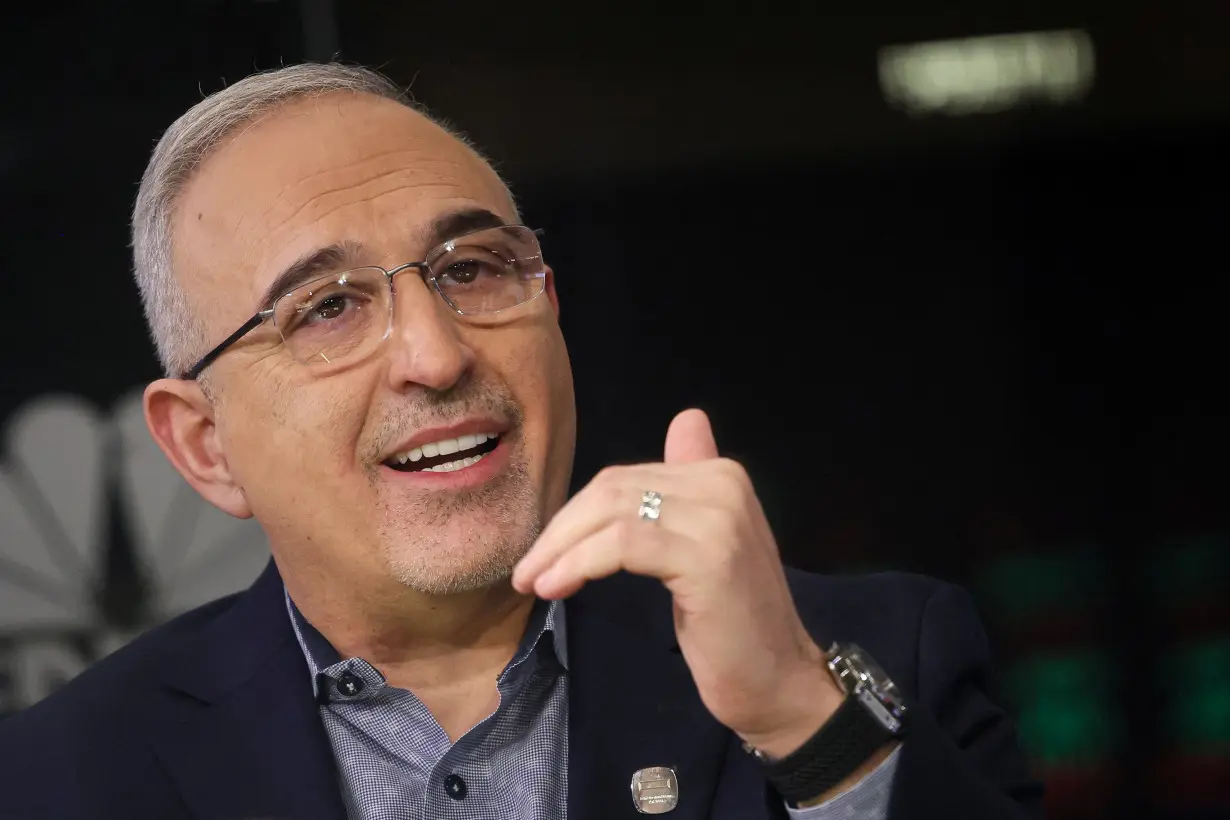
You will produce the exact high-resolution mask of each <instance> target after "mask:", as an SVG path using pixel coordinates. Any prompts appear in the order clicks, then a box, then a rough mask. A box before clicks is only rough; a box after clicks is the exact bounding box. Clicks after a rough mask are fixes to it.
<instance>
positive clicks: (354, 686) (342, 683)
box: [337, 672, 364, 698]
mask: <svg viewBox="0 0 1230 820" xmlns="http://www.w3.org/2000/svg"><path fill="white" fill-rule="evenodd" d="M363 686H364V683H363V679H362V678H361V677H359V676H358V675H356V674H354V673H353V672H343V673H342V675H341V677H339V678H338V679H337V691H338V692H341V693H342V694H343V695H345V696H346V697H348V698H352V697H354V696H355V695H357V694H359V693H360V692H362V691H363Z"/></svg>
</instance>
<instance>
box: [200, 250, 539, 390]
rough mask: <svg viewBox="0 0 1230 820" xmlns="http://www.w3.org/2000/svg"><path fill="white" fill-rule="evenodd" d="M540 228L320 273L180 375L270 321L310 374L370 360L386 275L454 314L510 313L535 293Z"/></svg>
mask: <svg viewBox="0 0 1230 820" xmlns="http://www.w3.org/2000/svg"><path fill="white" fill-rule="evenodd" d="M540 233H541V232H540V231H533V230H530V229H529V228H527V227H525V226H524V225H504V226H501V227H498V228H488V229H485V230H481V231H475V232H474V233H469V234H465V235H464V236H461V237H458V238H456V239H450V240H449V241H448V242H445V243H444V244H442V245H440V246H439V247H437V248H435V249H434V250H433V251H432V252H431V253H429V254H428V255H427V258H426V259H424V260H423V261H422V262H409V263H407V264H405V265H399V266H398V267H396V268H393V269H392V270H385V269H384V268H380V267H376V266H367V267H362V268H354V269H353V270H348V271H345V272H344V273H340V274H333V275H330V276H323V277H321V278H319V279H314V280H312V281H311V282H308V283H307V284H306V285H301V286H299V287H297V288H295V289H294V290H292V291H289V292H287V293H285V294H283V295H281V296H279V297H278V298H277V299H276V300H275V301H274V303H273V306H272V307H270V308H268V309H266V310H261V311H257V312H256V313H255V314H253V316H252V318H250V319H248V321H246V322H244V323H243V325H241V326H240V327H239V329H238V330H236V331H235V332H234V333H232V334H231V335H230V336H228V337H227V338H226V340H225V341H223V342H222V344H220V345H218V346H217V347H215V348H214V349H213V350H211V351H209V352H208V353H206V354H205V355H204V356H203V357H201V360H200V361H198V362H197V363H196V364H195V365H193V366H192V367H191V368H189V369H188V370H186V371H185V372H184V374H183V376H182V378H184V379H189V380H191V379H195V378H196V377H197V376H199V375H200V374H201V371H203V370H204V369H205V368H206V367H208V366H209V365H210V364H212V363H213V361H214V360H215V359H217V358H218V357H219V356H221V355H222V354H223V353H224V352H225V351H226V350H227V348H229V347H230V346H231V345H233V344H235V343H236V342H238V341H239V340H240V339H242V338H243V337H244V336H246V335H247V334H249V333H251V332H252V331H253V330H255V329H256V328H257V327H259V326H260V325H262V324H264V322H265V321H267V320H270V321H272V322H273V326H274V327H275V328H277V330H278V333H279V334H281V337H282V343H283V344H284V345H285V346H286V349H287V351H288V352H289V353H290V355H291V357H292V358H293V359H294V360H295V361H297V362H299V363H300V364H303V365H306V366H308V367H310V368H312V369H313V371H315V372H317V373H318V374H322V375H323V374H324V373H328V372H333V371H335V370H339V369H341V368H343V367H348V366H350V365H353V364H355V363H356V362H358V361H359V360H361V359H363V358H365V357H367V356H369V355H371V353H373V352H374V351H375V350H376V349H377V348H378V347H379V346H380V344H381V342H383V341H384V340H385V339H387V338H388V337H389V335H390V334H391V333H392V331H393V296H394V293H395V289H394V286H393V277H394V276H397V274H399V273H402V272H403V271H407V270H411V269H414V270H415V271H417V272H418V274H419V276H420V278H422V280H423V283H424V284H425V285H427V286H428V287H430V288H432V289H433V290H435V291H436V293H438V294H440V297H441V298H442V299H444V302H445V304H447V305H448V306H449V307H450V308H452V309H453V310H454V311H456V312H457V313H458V314H459V315H461V316H484V315H491V314H495V313H499V312H501V311H505V310H509V309H510V308H515V307H517V306H518V305H522V304H524V303H526V302H528V301H530V300H531V299H533V298H535V297H536V296H538V295H539V294H541V293H542V292H543V289H544V288H545V286H546V279H547V272H546V268H545V266H544V265H543V260H542V248H541V246H540V245H539V244H538V236H539V234H540Z"/></svg>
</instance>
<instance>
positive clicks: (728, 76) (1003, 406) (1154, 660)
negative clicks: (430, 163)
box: [0, 0, 1230, 818]
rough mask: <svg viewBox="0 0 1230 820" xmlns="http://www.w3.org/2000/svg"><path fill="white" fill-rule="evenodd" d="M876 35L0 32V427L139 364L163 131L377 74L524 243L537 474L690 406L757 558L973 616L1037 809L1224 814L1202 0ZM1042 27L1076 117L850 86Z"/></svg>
mask: <svg viewBox="0 0 1230 820" xmlns="http://www.w3.org/2000/svg"><path fill="white" fill-rule="evenodd" d="M817 5H819V4H817ZM876 10H877V11H876V13H875V14H872V13H867V14H854V13H837V12H835V11H831V10H830V11H823V12H821V11H819V10H817V9H815V8H813V7H811V6H809V5H806V4H789V3H780V2H769V3H758V4H754V5H749V6H747V7H743V8H737V7H733V6H713V5H709V6H708V7H704V8H702V7H701V6H700V5H696V6H693V7H688V6H684V5H677V4H671V5H670V6H669V7H668V6H667V5H666V4H662V5H661V6H659V7H654V6H651V5H644V6H643V7H638V6H636V4H627V3H625V4H621V5H619V6H612V7H591V6H590V5H588V4H560V5H559V6H555V7H551V6H548V5H546V4H538V5H518V4H506V3H505V4H497V3H493V2H490V0H472V1H471V2H467V3H440V2H436V3H387V2H386V3H379V2H374V1H373V0H356V1H355V2H339V3H336V4H332V3H329V2H326V1H325V0H304V1H303V2H291V0H269V1H268V2H253V0H191V2H181V3H161V4H127V5H124V4H106V5H103V6H100V5H98V4H85V3H45V4H29V5H26V6H25V7H24V8H20V10H16V11H13V10H10V11H8V12H6V13H5V15H6V17H5V23H4V27H5V31H6V53H7V55H8V57H7V58H6V59H7V71H6V72H5V76H4V79H3V81H0V100H3V105H0V179H2V184H0V216H2V217H3V222H2V223H0V224H2V225H3V230H4V234H5V238H4V242H3V243H2V244H0V254H3V256H2V257H0V270H2V271H3V273H4V276H5V284H6V286H7V287H6V290H5V295H6V296H7V299H6V300H5V304H6V305H7V306H8V307H10V308H11V309H10V310H9V311H8V321H6V322H4V323H3V324H2V326H0V334H2V336H0V349H2V350H3V351H4V357H5V361H4V371H3V373H4V380H3V384H4V388H3V392H2V393H0V421H2V420H3V419H4V418H6V417H8V416H9V415H10V414H11V413H12V412H13V411H14V410H16V409H17V408H18V407H20V406H21V405H22V404H23V403H25V402H26V401H27V400H28V399H29V398H30V397H31V396H34V395H37V394H41V393H46V392H51V391H57V392H62V391H69V392H73V393H77V394H79V395H82V396H84V397H86V398H87V399H88V400H90V401H92V402H96V403H97V404H98V405H99V406H100V407H104V406H108V405H109V404H110V403H111V402H113V401H114V400H115V399H116V398H117V397H118V396H119V395H121V394H122V393H124V392H126V391H127V390H129V389H130V388H131V387H132V386H133V385H135V384H138V383H140V382H142V381H143V380H147V379H149V378H152V377H155V376H156V375H157V367H156V364H155V361H154V358H153V354H152V348H151V345H150V344H149V342H148V340H147V337H146V334H145V329H144V324H143V320H142V318H141V313H140V306H139V302H138V298H137V294H136V289H135V286H134V285H133V284H132V283H131V280H130V278H129V277H128V271H129V270H130V260H129V256H128V249H127V247H126V243H127V233H126V231H127V219H128V214H129V211H130V208H131V204H132V199H133V197H134V195H135V192H136V185H137V182H138V180H139V176H140V173H141V170H142V168H143V167H144V164H145V161H146V159H147V158H148V154H149V151H150V150H151V148H152V146H153V144H154V142H155V140H156V139H157V137H158V136H159V134H160V133H161V131H162V130H163V129H164V128H165V127H166V126H167V125H169V124H170V122H171V121H172V120H173V119H174V118H175V117H176V116H178V114H180V113H182V111H184V110H185V109H186V108H187V107H189V106H190V105H192V104H193V103H194V102H195V101H197V100H198V99H199V98H200V96H201V94H202V93H209V92H212V91H215V90H218V89H219V88H222V87H223V86H224V85H226V84H227V83H230V82H233V81H235V80H238V79H240V78H241V77H243V76H244V75H246V74H248V73H250V72H251V71H253V70H257V69H267V68H273V67H276V66H278V65H281V64H283V63H293V62H297V61H301V60H303V59H305V58H316V59H320V58H328V57H330V56H332V55H334V54H336V55H338V56H340V58H341V59H344V60H346V61H351V62H360V63H364V64H368V65H372V66H375V67H379V68H381V69H383V70H384V71H385V72H386V73H388V74H390V76H392V77H393V78H394V79H395V80H397V81H398V82H400V83H402V84H409V85H411V89H412V92H413V94H414V96H415V97H416V98H417V99H418V100H419V101H421V102H423V103H425V104H426V105H427V106H428V107H429V108H431V109H432V110H433V111H434V112H436V113H438V114H441V115H443V116H445V117H447V118H448V119H450V120H452V121H453V122H454V123H455V124H456V125H457V126H459V127H460V128H462V129H463V130H465V131H467V132H468V133H469V134H470V135H471V136H472V137H473V138H474V140H475V141H476V142H477V143H478V144H479V146H480V147H481V148H483V149H484V150H485V152H486V153H488V154H489V155H490V156H492V157H493V158H494V159H495V160H496V162H497V167H498V168H499V170H500V171H501V172H502V173H503V174H504V175H505V176H506V177H507V178H508V179H509V180H510V182H511V184H512V187H513V189H514V192H515V193H516V194H517V196H518V198H519V200H520V202H521V205H522V210H523V213H524V214H525V217H526V221H527V222H528V223H529V224H531V225H533V226H534V227H543V228H545V229H546V231H547V234H546V240H545V247H546V252H547V254H548V258H549V259H550V260H551V262H552V265H553V267H554V268H555V269H556V270H557V272H558V285H559V290H560V294H561V299H562V302H563V317H562V321H563V324H564V331H565V335H566V337H567V338H568V340H569V344H570V350H571V353H572V357H573V362H574V367H575V371H576V382H577V401H578V412H579V416H580V442H579V447H578V454H577V467H576V479H577V482H578V484H580V483H583V482H584V481H585V480H587V479H588V478H589V477H590V476H592V475H593V473H594V472H595V471H596V470H597V469H599V468H600V467H601V466H602V465H604V464H607V463H611V462H616V461H633V460H638V459H646V458H655V457H657V455H658V454H659V453H660V448H661V443H662V437H663V434H664V432H665V429H666V425H667V423H668V421H669V420H670V418H671V416H672V415H673V414H674V413H675V412H676V411H678V410H679V409H682V408H683V407H685V406H688V405H692V404H698V405H700V406H702V407H704V408H706V409H707V410H709V411H710V412H711V414H712V416H713V418H714V421H715V424H716V427H717V435H718V441H719V444H720V446H722V447H723V449H724V450H725V451H726V452H727V454H729V455H732V456H735V457H736V458H739V459H740V460H742V461H743V462H744V463H745V464H746V465H747V467H748V468H749V470H750V471H751V473H752V476H753V478H754V480H755V482H756V484H757V487H758V490H759V493H760V496H761V499H762V501H763V503H764V505H765V507H766V509H767V511H768V513H769V516H770V519H771V521H772V523H773V525H774V528H775V532H776V534H777V536H778V539H779V541H780V543H781V547H782V550H783V552H784V554H785V555H786V557H787V559H788V561H789V562H791V563H793V564H796V565H798V566H802V567H804V568H808V569H813V570H820V571H828V572H849V571H859V570H865V569H875V568H882V567H892V568H898V569H910V570H915V571H920V572H925V573H928V574H931V575H937V576H940V577H942V578H946V579H950V580H953V581H956V582H959V583H961V584H963V585H965V586H967V587H968V588H970V589H971V590H972V591H973V592H974V593H975V595H976V597H977V599H978V601H979V604H980V606H981V608H982V611H983V615H984V618H985V620H986V622H987V624H988V628H989V629H990V632H991V636H992V640H993V646H994V649H995V652H996V655H997V658H998V659H999V677H1000V680H1001V683H1002V685H1003V690H1004V698H1005V699H1006V700H1007V702H1009V703H1010V704H1011V705H1012V706H1013V709H1014V710H1015V711H1016V713H1017V714H1018V715H1019V717H1020V721H1021V727H1022V732H1023V738H1024V742H1025V743H1026V745H1027V748H1028V751H1029V753H1030V755H1031V757H1032V759H1033V760H1034V762H1035V765H1036V767H1037V771H1038V772H1039V774H1040V775H1041V776H1043V777H1045V779H1046V780H1047V781H1048V784H1049V786H1050V794H1049V797H1048V802H1049V806H1050V816H1053V817H1068V816H1072V817H1084V818H1098V817H1107V818H1110V817H1115V818H1146V817H1148V818H1153V817H1157V818H1160V817H1168V818H1197V817H1214V816H1223V817H1224V816H1230V786H1227V785H1226V784H1227V783H1230V617H1228V611H1230V610H1228V607H1227V605H1226V597H1225V593H1226V592H1227V589H1226V580H1227V577H1230V572H1228V567H1227V564H1230V521H1228V520H1227V519H1228V518H1230V516H1228V515H1227V512H1226V509H1225V499H1226V498H1227V489H1230V481H1227V476H1226V465H1227V457H1228V456H1230V434H1228V432H1227V424H1226V422H1227V401H1226V398H1225V396H1224V391H1223V390H1222V384H1221V383H1222V381H1223V378H1224V373H1225V367H1224V364H1223V363H1224V359H1225V352H1226V345H1225V342H1224V338H1223V334H1224V332H1225V327H1226V322H1225V320H1224V317H1225V315H1226V310H1227V302H1226V300H1225V296H1224V294H1225V289H1224V288H1223V286H1222V280H1223V278H1224V275H1225V270H1226V262H1225V250H1224V248H1225V241H1224V239H1223V236H1224V232H1225V229H1226V227H1227V216H1230V208H1228V206H1227V199H1226V197H1227V188H1226V182H1227V174H1226V172H1227V161H1226V154H1225V152H1226V146H1227V136H1230V82H1228V81H1230V58H1228V57H1227V56H1226V55H1227V49H1226V44H1227V39H1228V37H1230V25H1228V24H1230V7H1228V6H1227V5H1226V4H1219V3H1214V2H1204V3H1181V2H1178V3H1176V2H1171V3H1165V4H1161V3H1158V4H1145V3H1119V4H1109V3H1102V4H1098V5H1095V4H1093V3H1091V2H1066V3H1057V2H1046V3H1033V4H1029V6H1028V7H1027V8H1026V7H1021V8H1017V9H1014V10H1002V11H991V10H988V9H986V8H983V7H981V4H975V3H972V2H969V1H968V0H963V2H959V3H953V2H947V3H943V4H938V3H931V4H918V3H906V2H901V1H900V0H897V2H891V3H880V4H877V6H876ZM1056 28H1083V29H1084V30H1085V31H1087V32H1088V33H1089V34H1090V36H1091V37H1092V39H1093V43H1094V46H1095V49H1096V61H1097V62H1096V78H1095V81H1094V85H1093V89H1092V91H1091V93H1090V95H1089V96H1088V98H1087V99H1086V100H1084V101H1083V103H1081V104H1080V105H1077V106H1069V107H1062V108H1044V107H1041V106H1032V107H1026V108H1022V109H1016V110H1012V111H1009V112H1003V113H998V114H977V115H970V116H963V117H950V116H943V115H934V116H926V117H911V116H909V115H907V114H905V113H902V112H900V111H898V110H895V109H893V108H892V107H890V106H889V105H888V104H887V103H886V102H885V101H884V99H883V97H882V95H881V93H880V91H879V88H878V86H877V81H876V63H875V60H876V50H877V49H878V48H879V47H881V46H884V45H889V44H894V43H904V42H915V41H922V40H929V39H947V38H954V37H964V36H972V35H980V34H994V33H1011V32H1018V31H1025V30H1039V29H1056ZM113 540H114V543H113V545H112V549H113V550H114V551H115V553H116V558H115V560H114V561H113V562H112V563H113V565H114V567H115V568H116V569H115V572H116V574H117V575H122V573H123V572H124V571H125V569H124V568H125V567H126V566H128V564H126V562H125V557H124V554H123V553H124V551H125V549H126V548H125V545H124V541H125V539H124V534H123V533H122V532H117V533H116V534H115V537H114V539H113ZM112 581H113V583H116V584H122V583H123V579H122V578H119V577H117V578H114V579H112ZM866 605H867V606H868V607H874V606H875V602H874V601H868V602H867V604H866Z"/></svg>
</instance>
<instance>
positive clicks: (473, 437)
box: [384, 433, 500, 473]
mask: <svg viewBox="0 0 1230 820" xmlns="http://www.w3.org/2000/svg"><path fill="white" fill-rule="evenodd" d="M498 446H500V436H499V434H498V433H473V434H467V435H464V436H458V437H457V438H449V439H442V440H440V441H432V442H428V443H427V444H424V445H422V446H421V447H415V448H414V449H413V450H408V451H406V452H404V453H398V454H397V455H395V456H393V457H392V458H389V459H386V460H385V462H384V466H386V467H388V468H390V469H393V470H397V471H398V472H401V473H451V472H454V471H455V470H464V469H465V468H466V467H469V466H471V465H474V464H477V463H478V462H479V461H481V460H482V459H483V458H485V457H486V455H487V454H488V453H490V452H491V451H492V450H494V449H495V448H496V447H498Z"/></svg>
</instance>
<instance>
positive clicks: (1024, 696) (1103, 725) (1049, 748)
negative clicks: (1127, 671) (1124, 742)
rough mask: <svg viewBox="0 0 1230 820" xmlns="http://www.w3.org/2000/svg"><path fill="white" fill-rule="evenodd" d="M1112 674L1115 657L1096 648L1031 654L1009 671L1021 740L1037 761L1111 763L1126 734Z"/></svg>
mask: <svg viewBox="0 0 1230 820" xmlns="http://www.w3.org/2000/svg"><path fill="white" fill-rule="evenodd" d="M1112 676H1113V665H1112V663H1111V660H1110V658H1109V656H1108V655H1107V654H1106V653H1105V652H1102V651H1100V650H1097V649H1092V648H1090V649H1077V650H1064V651H1051V652H1044V653H1038V654H1034V655H1030V656H1027V657H1026V658H1025V659H1024V660H1022V661H1019V662H1018V663H1017V664H1016V665H1015V666H1014V667H1012V668H1011V669H1010V670H1009V672H1008V674H1007V676H1006V677H1005V682H1006V684H1007V686H1008V691H1009V693H1010V695H1011V696H1012V697H1013V700H1014V701H1015V703H1016V704H1017V705H1018V722H1019V729H1020V733H1021V742H1022V744H1023V745H1024V747H1025V750H1026V752H1027V753H1028V754H1029V756H1030V757H1031V758H1032V759H1033V760H1034V761H1036V762H1038V763H1041V764H1042V765H1043V766H1046V767H1055V768H1063V767H1084V766H1095V765H1099V764H1103V763H1106V762H1108V758H1110V757H1111V755H1112V754H1113V753H1114V746H1115V744H1116V743H1117V742H1118V741H1119V739H1120V738H1121V737H1122V736H1123V725H1122V722H1121V720H1120V718H1119V717H1118V714H1117V713H1118V708H1117V705H1116V704H1115V703H1114V702H1113V695H1112V692H1111V689H1112V686H1111V681H1112Z"/></svg>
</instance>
